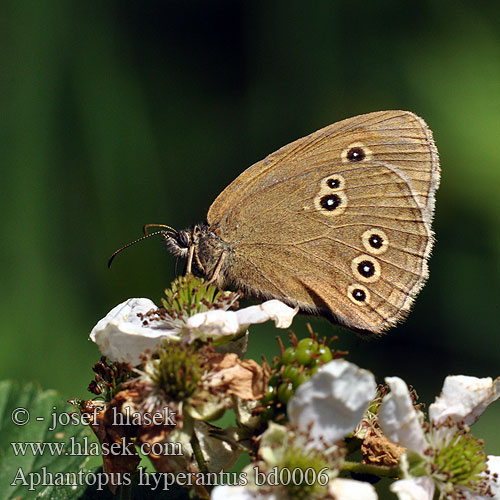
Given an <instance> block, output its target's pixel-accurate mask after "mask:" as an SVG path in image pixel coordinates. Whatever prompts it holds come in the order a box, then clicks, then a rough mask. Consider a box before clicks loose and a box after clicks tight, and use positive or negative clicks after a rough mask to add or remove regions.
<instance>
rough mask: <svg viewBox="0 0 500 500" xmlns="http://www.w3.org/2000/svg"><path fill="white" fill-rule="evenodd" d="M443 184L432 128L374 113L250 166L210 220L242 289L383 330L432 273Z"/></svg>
mask: <svg viewBox="0 0 500 500" xmlns="http://www.w3.org/2000/svg"><path fill="white" fill-rule="evenodd" d="M438 182H439V164H438V157H437V150H436V148H435V146H434V143H433V140H432V136H431V133H430V131H429V129H428V128H427V126H426V125H425V123H424V122H423V120H421V119H420V118H418V117H416V116H415V115H414V114H412V113H408V112H404V111H386V112H379V113H370V114H368V115H363V116H359V117H355V118H351V119H348V120H344V121H342V122H339V123H336V124H333V125H330V126H329V127H326V128H324V129H322V130H319V131H317V132H315V133H313V134H311V135H309V136H307V137H305V138H303V139H299V140H298V141H295V142H293V143H291V144H289V145H287V146H285V147H283V148H281V149H280V150H278V151H277V152H275V153H273V154H271V155H269V156H268V157H267V158H265V159H264V160H262V161H261V162H259V163H257V164H255V165H253V166H252V167H250V168H249V169H247V170H246V171H245V172H243V173H242V174H241V175H240V176H239V177H238V178H237V179H236V180H235V181H233V182H232V183H231V184H230V185H229V186H228V187H227V188H226V189H225V190H224V191H223V192H222V193H221V195H220V196H219V197H218V198H217V199H216V200H215V202H214V203H213V205H212V206H211V208H210V210H209V213H208V223H209V225H210V227H211V229H212V230H213V231H214V232H215V233H216V234H217V235H218V236H219V237H220V238H222V239H223V240H224V241H226V242H228V243H230V244H231V246H232V248H233V250H234V253H233V255H232V266H231V269H230V270H229V272H230V279H231V280H232V281H234V282H235V283H236V285H237V286H240V287H241V288H243V289H245V290H246V291H247V292H249V293H250V294H252V295H256V296H262V297H276V298H280V299H282V300H284V301H286V302H288V303H291V304H298V305H299V306H300V307H301V308H302V309H304V310H309V311H316V312H320V313H321V314H324V315H326V316H330V317H332V318H333V319H335V320H336V321H338V322H340V323H342V324H345V325H347V326H348V327H350V328H353V329H356V330H360V331H368V332H376V333H378V332H382V331H384V330H385V329H387V328H389V327H390V326H391V325H393V324H394V323H396V322H397V321H398V320H399V319H400V318H401V317H402V316H404V314H405V313H406V312H407V311H408V309H409V307H410V305H411V302H412V300H413V298H414V297H415V295H416V294H417V293H418V291H419V289H420V288H421V286H422V284H423V282H424V281H425V279H426V277H427V264H426V260H427V258H428V255H429V252H430V249H431V246H432V232H431V229H430V224H431V220H432V213H433V210H434V193H435V190H436V189H437V185H438Z"/></svg>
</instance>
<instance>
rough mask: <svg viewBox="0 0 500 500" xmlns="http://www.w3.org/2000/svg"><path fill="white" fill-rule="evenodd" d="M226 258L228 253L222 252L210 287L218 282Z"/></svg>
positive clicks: (209, 282)
mask: <svg viewBox="0 0 500 500" xmlns="http://www.w3.org/2000/svg"><path fill="white" fill-rule="evenodd" d="M225 258H226V253H225V252H222V253H221V254H220V257H219V260H218V261H217V265H216V266H215V269H214V272H213V274H212V277H211V278H210V279H209V280H208V283H207V284H208V285H210V284H212V283H214V282H216V281H217V278H218V277H219V274H220V270H221V268H222V264H223V263H224V259H225Z"/></svg>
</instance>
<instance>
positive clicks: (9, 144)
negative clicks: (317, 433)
mask: <svg viewBox="0 0 500 500" xmlns="http://www.w3.org/2000/svg"><path fill="white" fill-rule="evenodd" d="M472 5H474V7H473V6H472ZM0 25H1V44H0V46H1V52H0V64H1V66H0V67H1V75H0V99H1V101H0V102H1V104H0V106H1V107H0V111H1V118H2V119H1V121H0V131H1V132H0V154H1V158H2V162H1V172H2V175H1V187H2V195H1V197H0V212H1V214H2V218H3V235H2V238H1V241H2V244H1V246H0V248H1V250H0V252H1V263H2V276H1V284H2V286H1V290H2V296H1V300H0V307H1V309H0V314H1V318H2V339H1V342H2V344H1V346H2V347H1V350H0V378H12V379H16V380H19V381H24V380H36V381H38V382H39V383H40V384H41V386H42V387H44V388H56V389H58V390H59V391H60V392H61V393H62V395H63V397H64V398H70V397H73V396H80V397H85V396H86V394H87V393H86V388H87V385H88V382H89V380H90V379H91V378H92V373H91V366H92V364H93V363H94V362H95V361H97V360H98V358H99V353H98V350H97V348H96V347H95V346H94V345H93V344H92V343H91V342H90V341H89V340H88V334H89V332H90V330H91V328H92V327H93V325H94V324H95V323H96V322H97V321H98V320H99V319H100V318H101V317H102V316H104V315H105V314H106V313H107V312H108V311H109V310H110V309H111V308H112V307H114V306H115V305H116V304H117V303H119V302H121V301H123V300H125V299H126V298H128V297H133V296H136V297H141V296H144V297H150V298H152V299H153V300H158V299H159V297H160V296H161V294H162V290H163V288H165V287H166V286H168V284H169V283H170V281H171V280H172V278H173V277H174V273H175V259H173V258H171V257H170V256H169V255H168V254H167V252H166V251H165V249H164V244H163V243H162V241H161V240H160V239H157V240H154V239H152V240H149V241H148V242H145V243H142V244H141V245H138V246H136V247H134V248H132V249H130V250H128V251H127V252H124V253H123V254H122V255H120V256H119V258H118V259H117V260H116V261H115V263H114V265H113V267H112V269H111V270H108V269H107V267H106V261H107V258H108V256H109V255H110V254H111V253H112V252H113V251H114V250H115V249H116V248H118V247H119V246H121V245H123V244H124V243H126V242H128V241H131V240H133V239H135V238H136V237H138V236H140V235H141V227H142V225H143V224H144V223H148V222H150V223H154V222H163V223H166V224H169V225H171V226H173V227H176V228H179V229H180V228H184V227H188V226H190V225H192V224H193V223H197V222H201V221H202V220H204V217H205V216H206V212H207V210H208V207H209V206H210V204H211V202H212V201H213V200H214V199H215V197H216V196H217V194H218V193H219V192H220V191H221V190H222V189H223V188H224V187H225V186H226V185H227V184H228V183H229V182H230V181H231V180H232V179H234V178H235V177H236V176H237V175H238V174H239V173H240V172H242V171H243V170H244V169H245V168H246V167H248V166H250V165H251V164H252V163H254V162H255V161H258V160H260V159H262V158H263V157H264V156H266V155H267V154H268V153H271V152H272V151H274V150H275V149H277V148H279V147H280V146H282V145H284V144H286V143H288V142H290V141H292V140H294V139H297V138H299V137H302V136H303V135H306V134H308V133H310V132H312V131H314V130H316V129H318V128H320V127H323V126H325V125H327V124H329V123H332V122H334V121H337V120H340V119H343V118H347V117H350V116H354V115H356V114H360V113H366V112H369V111H376V110H383V109H408V110H411V111H414V112H416V113H417V114H419V115H420V116H422V117H423V118H424V119H425V120H426V121H427V123H428V124H429V126H430V127H431V128H432V130H433V131H434V136H435V140H436V143H437V146H438V148H439V151H440V156H441V164H442V182H441V188H440V190H439V192H438V195H437V210H436V220H435V230H436V235H437V244H436V247H435V250H434V253H433V256H432V259H431V262H430V268H431V275H430V279H429V281H428V284H427V285H426V286H425V288H424V289H423V291H422V293H421V294H420V296H419V298H418V300H417V301H416V305H415V307H414V309H413V311H412V313H411V314H410V316H409V318H408V320H407V321H406V322H405V323H404V324H403V325H401V326H399V327H398V328H396V329H394V330H392V331H391V332H390V333H389V334H388V335H386V336H385V337H383V338H381V339H378V340H374V341H365V340H361V339H359V338H357V337H356V336H355V335H353V334H352V333H350V332H347V331H345V330H341V329H334V328H332V327H331V326H330V325H329V324H328V323H327V322H326V321H323V320H321V319H315V320H312V324H313V326H314V328H315V330H316V331H318V332H319V333H321V334H322V335H327V336H330V335H332V334H338V335H339V336H340V339H339V340H338V341H337V342H336V345H337V346H338V348H339V349H348V350H349V351H350V357H349V359H350V360H352V361H354V362H356V363H358V364H359V365H360V366H362V367H365V368H368V369H370V370H372V371H373V372H374V373H375V374H376V376H377V378H378V380H379V381H383V377H385V376H388V375H399V376H401V377H403V378H404V379H405V380H406V381H407V382H408V383H410V384H413V385H414V386H415V388H416V389H417V391H418V392H419V394H420V395H421V398H422V400H423V401H424V402H426V403H430V402H432V400H433V398H434V396H435V395H436V394H438V393H439V391H440V388H441V385H442V382H443V379H444V377H445V376H446V375H448V374H468V375H476V376H497V375H500V373H499V371H500V370H499V361H500V350H499V347H498V345H499V340H500V338H499V330H500V329H499V327H498V314H499V312H500V307H499V306H500V292H499V286H498V283H499V281H498V278H499V274H500V264H499V262H500V194H499V185H500V147H499V144H500V3H498V2H474V4H472V2H461V1H458V0H454V1H441V2H431V1H423V2H418V3H416V4H412V5H411V6H410V4H408V3H407V2H400V1H387V2H348V1H342V2H334V1H322V2H321V1H318V2H312V3H309V2H298V1H290V0H287V1H272V2H261V3H259V2H233V1H226V2H220V1H212V2H181V1H179V2H162V1H151V2H137V1H121V2H120V1H107V2H98V1H95V0H91V1H87V2H75V1H73V2H69V1H64V0H45V1H44V2H38V1H34V0H33V1H17V0H16V1H14V0H4V1H3V2H2V4H1V7H0ZM180 269H181V266H179V270H180ZM305 322H306V319H299V320H297V321H296V322H294V325H293V327H294V331H295V332H296V333H297V334H298V335H299V336H303V335H305V334H306V327H305ZM275 335H276V330H274V329H273V328H271V327H270V326H269V325H262V326H260V327H255V328H254V329H253V332H252V335H251V340H250V351H251V353H250V354H251V355H252V356H254V357H256V358H257V359H259V358H260V355H261V354H262V353H266V354H267V356H272V355H273V353H277V352H278V346H277V343H276V342H275V341H274V337H275ZM282 337H283V338H284V339H286V333H285V332H284V333H283V334H282ZM499 417H500V403H497V404H496V406H493V407H492V408H490V409H489V410H488V411H487V412H486V414H485V415H484V417H483V419H482V420H480V422H479V423H478V424H477V425H476V427H475V434H476V435H478V436H481V437H484V438H485V439H486V445H487V449H488V451H489V452H490V453H495V454H500V431H499V430H498V429H499V428H498V422H499Z"/></svg>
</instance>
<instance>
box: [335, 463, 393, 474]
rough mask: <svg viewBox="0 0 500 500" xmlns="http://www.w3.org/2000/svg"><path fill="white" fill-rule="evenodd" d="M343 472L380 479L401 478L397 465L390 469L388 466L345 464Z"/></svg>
mask: <svg viewBox="0 0 500 500" xmlns="http://www.w3.org/2000/svg"><path fill="white" fill-rule="evenodd" d="M342 470H345V471H349V472H355V473H356V474H370V475H372V476H379V477H400V476H401V469H400V468H399V466H397V465H395V466H393V467H388V466H387V465H371V464H360V463H358V462H344V464H343V465H342Z"/></svg>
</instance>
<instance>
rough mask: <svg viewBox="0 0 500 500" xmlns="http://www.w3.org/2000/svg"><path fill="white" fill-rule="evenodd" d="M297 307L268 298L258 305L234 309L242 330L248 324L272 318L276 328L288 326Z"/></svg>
mask: <svg viewBox="0 0 500 500" xmlns="http://www.w3.org/2000/svg"><path fill="white" fill-rule="evenodd" d="M298 310H299V308H298V307H296V308H295V309H293V308H291V307H288V306H287V305H286V304H283V302H281V301H279V300H268V301H267V302H263V303H262V304H259V305H258V306H250V307H246V308H245V309H240V310H239V311H236V315H237V316H238V322H239V324H240V325H241V329H242V330H246V329H247V328H248V327H249V326H250V325H253V324H256V323H264V322H265V321H269V320H271V319H272V320H273V321H274V322H275V324H276V328H288V327H289V326H290V325H291V324H292V321H293V318H294V316H295V315H296V314H297V312H298Z"/></svg>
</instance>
